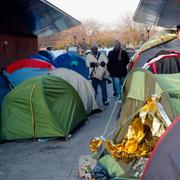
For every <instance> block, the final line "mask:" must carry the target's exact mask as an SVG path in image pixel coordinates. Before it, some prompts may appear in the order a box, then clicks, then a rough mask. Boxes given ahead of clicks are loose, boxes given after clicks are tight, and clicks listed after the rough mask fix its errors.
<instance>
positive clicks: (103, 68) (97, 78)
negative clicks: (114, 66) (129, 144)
mask: <svg viewBox="0 0 180 180" xmlns="http://www.w3.org/2000/svg"><path fill="white" fill-rule="evenodd" d="M107 63H108V59H107V57H106V56H105V55H104V54H103V53H100V52H99V51H98V46H97V45H96V44H93V45H92V48H91V52H90V53H89V54H88V55H87V56H86V66H87V67H88V68H89V74H90V79H91V81H92V86H93V88H94V90H95V93H96V95H97V94H98V92H97V88H98V85H100V87H101V91H102V102H103V105H108V104H109V102H108V101H107V87H106V78H107V77H108V76H109V73H108V71H107Z"/></svg>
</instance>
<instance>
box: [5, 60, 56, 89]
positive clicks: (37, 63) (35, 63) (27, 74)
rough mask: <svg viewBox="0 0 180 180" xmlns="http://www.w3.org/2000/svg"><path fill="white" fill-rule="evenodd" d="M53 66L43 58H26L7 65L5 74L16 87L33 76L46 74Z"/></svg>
mask: <svg viewBox="0 0 180 180" xmlns="http://www.w3.org/2000/svg"><path fill="white" fill-rule="evenodd" d="M53 68H54V66H53V65H51V64H50V63H48V62H45V61H42V60H38V59H24V60H19V61H15V62H14V63H12V64H11V65H9V66H7V67H6V69H5V70H4V71H3V74H4V75H5V76H6V77H7V79H8V81H9V83H10V84H11V85H12V87H15V86H17V85H18V84H20V83H21V82H23V81H25V80H27V79H29V78H31V77H34V76H39V75H43V74H46V73H47V72H48V71H49V70H50V69H53Z"/></svg>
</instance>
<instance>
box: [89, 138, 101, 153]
mask: <svg viewBox="0 0 180 180" xmlns="http://www.w3.org/2000/svg"><path fill="white" fill-rule="evenodd" d="M102 143H103V140H102V139H101V138H99V137H95V138H93V139H92V140H91V141H90V143H89V149H90V150H91V152H93V153H94V152H96V151H98V150H99V149H100V148H101V146H102Z"/></svg>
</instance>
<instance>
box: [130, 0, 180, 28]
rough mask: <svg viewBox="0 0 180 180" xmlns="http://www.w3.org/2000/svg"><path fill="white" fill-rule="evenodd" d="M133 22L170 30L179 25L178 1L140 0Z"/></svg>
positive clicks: (179, 3) (179, 6)
mask: <svg viewBox="0 0 180 180" xmlns="http://www.w3.org/2000/svg"><path fill="white" fill-rule="evenodd" d="M133 19H134V21H137V22H140V23H146V24H149V25H156V26H161V27H167V28H172V27H175V25H176V24H177V23H180V1H178V0H171V1H167V0H140V2H139V5H138V7H137V9H136V12H135V14H134V17H133Z"/></svg>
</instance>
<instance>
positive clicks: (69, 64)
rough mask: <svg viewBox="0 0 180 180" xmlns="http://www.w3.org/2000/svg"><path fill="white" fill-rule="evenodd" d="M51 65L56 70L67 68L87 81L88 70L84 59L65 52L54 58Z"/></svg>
mask: <svg viewBox="0 0 180 180" xmlns="http://www.w3.org/2000/svg"><path fill="white" fill-rule="evenodd" d="M53 65H54V66H55V67H56V68H61V67H63V68H67V69H72V70H74V71H76V72H78V73H79V74H81V75H82V76H83V77H85V78H86V79H88V76H89V70H88V68H87V67H86V62H85V59H83V58H82V57H81V56H79V55H77V54H75V53H71V52H67V53H64V54H61V55H60V56H58V57H56V58H55V59H54V61H53Z"/></svg>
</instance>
